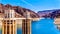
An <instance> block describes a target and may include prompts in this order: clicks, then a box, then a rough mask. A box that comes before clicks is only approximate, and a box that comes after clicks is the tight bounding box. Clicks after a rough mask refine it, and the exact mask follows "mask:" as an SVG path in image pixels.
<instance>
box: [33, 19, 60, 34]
mask: <svg viewBox="0 0 60 34" xmlns="http://www.w3.org/2000/svg"><path fill="white" fill-rule="evenodd" d="M55 26H56V25H55V24H54V19H48V18H47V19H41V20H39V21H33V22H32V34H60V32H59V30H58V29H57V28H56V27H55Z"/></svg>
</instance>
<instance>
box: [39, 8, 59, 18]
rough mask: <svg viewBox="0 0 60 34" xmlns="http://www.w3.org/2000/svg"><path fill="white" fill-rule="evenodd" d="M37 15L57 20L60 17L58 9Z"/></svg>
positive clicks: (40, 12)
mask: <svg viewBox="0 0 60 34" xmlns="http://www.w3.org/2000/svg"><path fill="white" fill-rule="evenodd" d="M38 15H39V16H40V17H44V18H57V17H60V9H54V10H45V11H39V12H38Z"/></svg>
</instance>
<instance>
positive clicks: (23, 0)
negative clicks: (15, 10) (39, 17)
mask: <svg viewBox="0 0 60 34" xmlns="http://www.w3.org/2000/svg"><path fill="white" fill-rule="evenodd" d="M21 1H22V2H24V3H25V4H27V5H29V6H31V7H32V8H33V9H34V10H36V7H35V6H34V5H32V4H31V3H28V2H27V1H25V0H21Z"/></svg>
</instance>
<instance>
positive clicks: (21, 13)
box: [0, 4, 39, 18]
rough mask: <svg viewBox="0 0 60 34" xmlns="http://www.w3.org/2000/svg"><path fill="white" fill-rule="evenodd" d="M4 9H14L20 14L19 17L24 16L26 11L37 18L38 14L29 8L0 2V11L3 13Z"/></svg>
mask: <svg viewBox="0 0 60 34" xmlns="http://www.w3.org/2000/svg"><path fill="white" fill-rule="evenodd" d="M6 9H14V10H15V12H16V13H18V14H19V15H21V17H26V14H27V13H26V12H29V13H30V17H31V18H39V15H38V14H37V13H35V12H34V11H32V10H30V9H26V8H23V7H20V6H12V5H9V4H6V5H3V4H0V13H1V12H2V13H3V11H4V10H6Z"/></svg>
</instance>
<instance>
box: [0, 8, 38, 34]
mask: <svg viewBox="0 0 60 34" xmlns="http://www.w3.org/2000/svg"><path fill="white" fill-rule="evenodd" d="M19 16H20V15H19V14H18V13H16V12H15V11H14V9H10V8H9V9H5V10H4V11H0V23H2V34H17V24H19V23H21V24H22V34H31V21H37V20H39V18H31V17H30V12H26V18H24V17H22V18H21V17H19Z"/></svg>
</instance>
